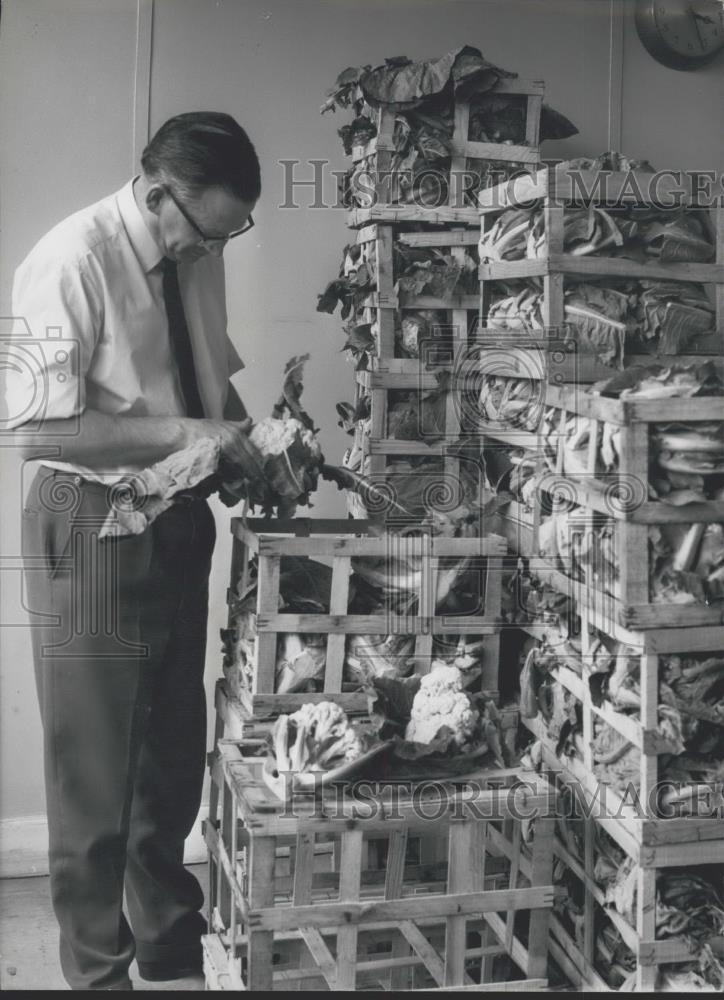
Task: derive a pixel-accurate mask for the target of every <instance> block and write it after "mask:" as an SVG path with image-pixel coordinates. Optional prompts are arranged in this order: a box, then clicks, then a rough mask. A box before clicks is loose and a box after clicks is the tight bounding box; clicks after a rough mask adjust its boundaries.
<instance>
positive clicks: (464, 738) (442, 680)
mask: <svg viewBox="0 0 724 1000" xmlns="http://www.w3.org/2000/svg"><path fill="white" fill-rule="evenodd" d="M463 687H464V680H463V674H462V672H461V670H460V668H459V667H455V666H447V665H446V664H443V663H440V662H438V661H435V662H434V663H433V667H432V670H431V671H430V673H429V674H426V675H425V676H424V677H423V678H422V680H421V682H420V688H419V690H418V692H417V694H416V695H415V697H414V699H413V702H412V712H411V713H410V721H409V722H408V724H407V728H406V730H405V739H407V740H412V741H413V742H415V743H432V741H433V740H434V739H435V737H436V736H437V734H438V733H439V732H440V730H441V729H442V727H443V726H447V727H448V728H449V729H451V730H452V732H453V734H454V737H453V740H454V743H455V745H456V746H457V747H463V746H464V745H465V744H466V743H469V742H470V740H471V738H472V736H473V733H474V731H475V727H476V726H477V724H478V721H479V719H480V715H479V713H478V712H477V710H476V709H475V708H473V706H472V705H471V703H470V699H469V698H468V696H467V695H466V694H465V693H464V691H463Z"/></svg>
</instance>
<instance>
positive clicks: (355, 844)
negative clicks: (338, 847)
mask: <svg viewBox="0 0 724 1000" xmlns="http://www.w3.org/2000/svg"><path fill="white" fill-rule="evenodd" d="M361 878H362V830H351V831H350V832H349V833H343V834H342V859H341V864H340V870H339V898H340V902H346V901H350V902H354V901H356V900H357V899H359V893H360V882H361ZM356 964H357V926H356V925H355V924H342V925H341V926H340V927H339V929H338V931H337V982H336V984H335V987H334V988H335V989H337V990H354V988H355V981H356V974H355V966H356Z"/></svg>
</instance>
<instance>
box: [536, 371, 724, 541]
mask: <svg viewBox="0 0 724 1000" xmlns="http://www.w3.org/2000/svg"><path fill="white" fill-rule="evenodd" d="M546 403H547V405H548V406H551V407H554V408H555V409H556V410H557V411H558V413H559V426H561V427H562V426H564V425H565V422H566V420H567V419H568V417H570V416H571V415H578V416H581V417H585V418H586V419H587V420H589V421H590V424H589V426H590V431H589V448H588V453H587V455H586V469H585V470H580V469H574V468H572V467H571V464H570V460H569V461H567V455H566V449H565V443H566V439H565V435H564V434H563V433H561V434H559V435H558V436H557V438H556V439H555V440H554V441H553V447H554V448H555V451H556V458H555V470H554V471H553V473H552V475H551V476H550V478H549V479H547V480H544V481H543V482H542V483H541V489H542V490H545V491H547V492H552V491H555V490H556V488H557V486H560V489H561V490H562V491H563V492H564V493H565V496H566V498H567V499H569V500H572V501H574V502H575V503H578V504H580V505H581V506H584V507H590V508H592V509H593V510H597V511H600V512H601V513H602V514H606V515H608V516H609V517H614V518H616V519H619V520H625V521H631V522H633V523H635V524H637V525H639V524H640V525H646V524H664V523H667V522H674V523H682V524H688V523H690V522H714V523H716V522H721V521H724V501H720V500H719V501H717V500H710V501H708V502H702V503H691V504H685V505H684V506H681V507H676V506H673V505H671V504H667V503H662V502H661V501H659V500H650V499H649V497H650V495H651V488H650V480H651V474H650V464H651V462H650V459H651V439H652V436H653V433H654V432H655V430H656V425H657V424H671V423H687V424H696V423H697V422H701V423H715V422H717V421H721V422H723V423H724V397H721V396H710V397H707V396H701V397H695V398H692V399H676V398H673V399H672V398H669V399H631V400H627V399H607V398H605V397H603V396H593V395H591V394H590V393H587V392H582V391H581V390H580V389H578V388H577V387H576V386H568V385H565V386H554V385H551V386H548V387H547V388H546ZM604 424H611V425H613V426H614V427H615V428H616V430H617V431H618V432H619V434H620V441H621V447H620V456H619V468H618V469H617V470H616V471H614V472H612V473H608V474H606V473H602V472H601V471H600V469H599V468H598V465H597V462H596V459H597V439H598V432H599V430H600V429H601V427H602V426H603V425H604Z"/></svg>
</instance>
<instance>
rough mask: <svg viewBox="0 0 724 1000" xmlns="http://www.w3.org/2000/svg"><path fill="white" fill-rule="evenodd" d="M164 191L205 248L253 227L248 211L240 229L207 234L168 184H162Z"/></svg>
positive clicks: (227, 240)
mask: <svg viewBox="0 0 724 1000" xmlns="http://www.w3.org/2000/svg"><path fill="white" fill-rule="evenodd" d="M164 191H165V192H166V194H167V195H168V196H169V198H170V199H171V201H172V202H173V203H174V205H175V206H176V208H177V209H178V210H179V212H180V213H181V215H183V217H184V219H186V221H187V222H188V224H189V225H190V226H191V228H192V229H195V230H196V232H197V233H198V234H199V236H200V237H201V245H202V246H203V247H204V248H206V249H208V246H207V245H208V244H212V245H213V244H219V243H224V244H226V243H228V242H229V240H233V239H234V238H235V237H236V236H241V234H242V233H248V232H249V230H250V229H253V228H254V220H253V219H252V217H251V213H249V217H248V218H247V220H246V223H245V224H244V225H243V226H242V227H241V229H235V230H234V232H233V233H229V234H228V236H209V235H208V234H207V233H205V232H204V231H203V229H202V228H201V226H200V225H199V224H198V223H197V222H194V220H193V219H192V218H191V216H190V215H189V213H188V212H187V211H186V209H185V208H184V207H183V205H182V204H181V202H180V201H179V200H178V198H176V196H175V195H174V193H173V191H172V190H171V188H170V187H169V186H168V184H165V185H164Z"/></svg>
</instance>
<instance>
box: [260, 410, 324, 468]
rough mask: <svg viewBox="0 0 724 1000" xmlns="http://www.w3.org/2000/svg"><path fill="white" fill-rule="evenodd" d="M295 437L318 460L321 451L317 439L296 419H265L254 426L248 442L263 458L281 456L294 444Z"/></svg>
mask: <svg viewBox="0 0 724 1000" xmlns="http://www.w3.org/2000/svg"><path fill="white" fill-rule="evenodd" d="M297 435H299V437H300V439H301V442H302V444H303V445H304V446H305V447H306V448H308V449H309V451H310V452H311V454H312V456H313V457H315V458H319V457H320V455H321V449H320V447H319V443H318V441H317V439H316V438H315V436H314V434H313V433H312V432H311V431H310V430H308V429H307V428H306V427H305V426H304V424H302V423H301V422H300V421H299V420H297V419H296V417H286V418H285V419H283V420H278V419H277V418H276V417H266V418H265V419H264V420H260V421H259V423H258V424H254V426H253V427H252V429H251V431H250V433H249V440H250V441H251V443H252V444H253V445H254V447H255V448H257V449H258V450H259V451H260V452H261V454H262V455H264V456H267V455H281V454H283V453H284V452H285V451H287V449H288V448H290V447H291V446H292V445H293V444H294V442H295V440H296V439H297Z"/></svg>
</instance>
